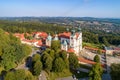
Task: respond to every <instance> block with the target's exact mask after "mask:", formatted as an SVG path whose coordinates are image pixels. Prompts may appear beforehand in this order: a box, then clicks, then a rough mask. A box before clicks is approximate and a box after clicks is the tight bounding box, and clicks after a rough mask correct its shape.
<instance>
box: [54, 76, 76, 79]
mask: <svg viewBox="0 0 120 80" xmlns="http://www.w3.org/2000/svg"><path fill="white" fill-rule="evenodd" d="M56 80H76V79H73V77H72V76H69V77H64V78H58V79H56Z"/></svg>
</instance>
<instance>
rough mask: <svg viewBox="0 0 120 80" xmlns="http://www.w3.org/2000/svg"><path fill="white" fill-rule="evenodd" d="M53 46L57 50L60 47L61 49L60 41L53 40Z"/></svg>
mask: <svg viewBox="0 0 120 80" xmlns="http://www.w3.org/2000/svg"><path fill="white" fill-rule="evenodd" d="M51 48H52V49H53V50H55V51H57V50H58V49H60V41H52V43H51Z"/></svg>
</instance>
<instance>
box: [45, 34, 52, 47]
mask: <svg viewBox="0 0 120 80" xmlns="http://www.w3.org/2000/svg"><path fill="white" fill-rule="evenodd" d="M51 41H52V36H51V35H50V33H49V35H48V37H47V39H46V45H47V46H51Z"/></svg>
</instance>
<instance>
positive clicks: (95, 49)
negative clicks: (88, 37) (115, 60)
mask: <svg viewBox="0 0 120 80" xmlns="http://www.w3.org/2000/svg"><path fill="white" fill-rule="evenodd" d="M84 48H86V49H90V50H94V51H97V50H99V49H98V48H92V47H88V46H84ZM101 51H102V52H106V51H105V50H101Z"/></svg>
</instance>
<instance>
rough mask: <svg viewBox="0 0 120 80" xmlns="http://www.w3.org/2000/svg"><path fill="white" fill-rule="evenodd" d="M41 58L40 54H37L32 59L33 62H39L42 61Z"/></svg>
mask: <svg viewBox="0 0 120 80" xmlns="http://www.w3.org/2000/svg"><path fill="white" fill-rule="evenodd" d="M40 60H41V58H40V55H39V54H35V55H34V56H33V58H32V62H37V61H40Z"/></svg>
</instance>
